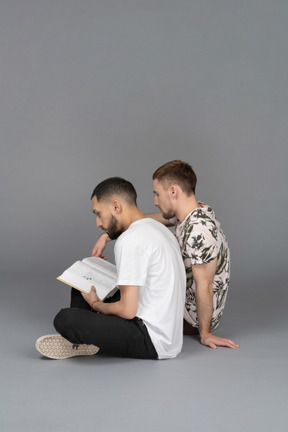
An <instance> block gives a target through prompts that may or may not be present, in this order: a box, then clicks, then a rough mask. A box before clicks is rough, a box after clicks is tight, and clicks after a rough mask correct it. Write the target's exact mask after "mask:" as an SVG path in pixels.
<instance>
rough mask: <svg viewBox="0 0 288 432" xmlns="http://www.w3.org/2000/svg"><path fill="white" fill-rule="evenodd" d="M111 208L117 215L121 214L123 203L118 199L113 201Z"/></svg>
mask: <svg viewBox="0 0 288 432" xmlns="http://www.w3.org/2000/svg"><path fill="white" fill-rule="evenodd" d="M111 207H112V210H113V211H114V212H115V213H116V214H120V213H121V212H122V203H121V202H120V201H119V200H117V199H114V200H112V202H111Z"/></svg>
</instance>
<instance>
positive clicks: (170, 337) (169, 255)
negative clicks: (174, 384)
mask: <svg viewBox="0 0 288 432" xmlns="http://www.w3.org/2000/svg"><path fill="white" fill-rule="evenodd" d="M114 250H115V261H116V266H117V274H118V278H117V285H136V286H138V310H137V314H136V315H137V317H139V318H141V319H142V321H143V322H144V324H145V325H146V327H147V330H148V333H149V335H150V338H151V340H152V342H153V345H154V347H155V349H156V351H157V354H158V358H159V359H164V358H172V357H176V356H177V355H178V354H179V353H180V351H181V349H182V343H183V311H184V303H185V285H186V275H185V268H184V265H183V260H182V257H181V253H180V249H179V245H178V243H177V240H176V238H175V236H174V235H173V234H172V232H171V231H170V230H169V229H167V228H166V227H165V226H164V225H162V224H161V223H160V222H156V221H155V220H152V219H149V218H144V219H140V220H137V221H135V222H133V223H132V224H131V225H130V227H129V228H128V229H127V230H126V231H125V232H124V233H123V234H121V236H120V237H119V238H118V239H117V241H116V243H115V248H114Z"/></svg>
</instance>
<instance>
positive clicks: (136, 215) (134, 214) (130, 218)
mask: <svg viewBox="0 0 288 432" xmlns="http://www.w3.org/2000/svg"><path fill="white" fill-rule="evenodd" d="M144 218H145V215H144V213H143V212H142V211H141V210H139V209H138V208H137V207H136V208H135V209H132V210H131V211H130V212H129V214H128V215H127V217H126V218H125V222H124V225H125V227H126V229H128V228H129V226H130V225H131V224H132V223H133V222H136V221H137V220H140V219H144Z"/></svg>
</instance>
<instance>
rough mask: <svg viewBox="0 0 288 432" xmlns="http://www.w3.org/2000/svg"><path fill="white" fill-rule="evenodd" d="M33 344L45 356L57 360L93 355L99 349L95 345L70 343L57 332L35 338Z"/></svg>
mask: <svg viewBox="0 0 288 432" xmlns="http://www.w3.org/2000/svg"><path fill="white" fill-rule="evenodd" d="M35 346H36V349H37V350H38V351H39V352H40V353H41V354H42V355H44V356H45V357H49V358H52V359H58V360H60V359H65V358H69V357H76V356H87V355H94V354H97V352H98V351H99V348H98V347H97V346H95V345H85V344H80V345H78V344H72V343H71V342H69V341H68V340H67V339H65V338H63V337H62V336H60V335H58V334H55V335H47V336H42V337H40V338H39V339H37V341H36V343H35Z"/></svg>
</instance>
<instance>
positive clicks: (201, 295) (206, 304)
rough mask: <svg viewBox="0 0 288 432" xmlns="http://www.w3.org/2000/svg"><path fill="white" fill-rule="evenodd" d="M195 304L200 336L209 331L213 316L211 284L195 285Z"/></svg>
mask: <svg viewBox="0 0 288 432" xmlns="http://www.w3.org/2000/svg"><path fill="white" fill-rule="evenodd" d="M196 305H197V315H198V323H199V333H200V336H201V338H202V337H205V336H206V335H207V334H209V333H210V332H211V320H212V316H213V290H212V285H202V286H197V290H196Z"/></svg>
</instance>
